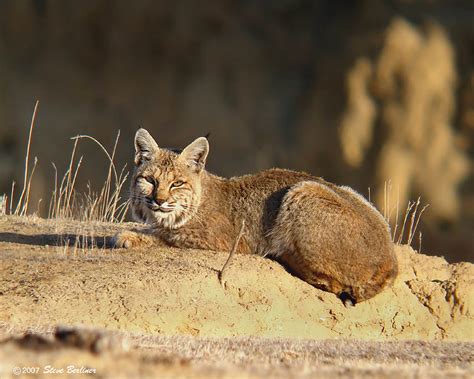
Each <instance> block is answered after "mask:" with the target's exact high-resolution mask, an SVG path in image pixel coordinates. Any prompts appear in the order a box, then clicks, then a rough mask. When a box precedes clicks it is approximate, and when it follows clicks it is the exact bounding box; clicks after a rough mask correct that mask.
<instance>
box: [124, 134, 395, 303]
mask: <svg viewBox="0 0 474 379" xmlns="http://www.w3.org/2000/svg"><path fill="white" fill-rule="evenodd" d="M208 152H209V143H208V141H207V139H206V138H204V137H200V138H198V139H196V140H195V141H194V142H192V143H191V144H189V145H188V146H187V147H186V148H185V149H184V150H182V151H181V152H176V150H169V149H165V148H160V147H158V144H157V143H156V141H155V140H154V139H153V137H152V136H151V135H150V134H149V133H148V132H147V131H146V130H145V129H139V130H138V131H137V133H136V136H135V170H134V174H133V177H132V182H131V198H130V200H131V209H132V212H133V216H134V218H135V219H136V220H137V221H140V222H145V223H147V224H149V228H148V230H147V231H146V232H145V233H135V232H128V231H127V232H122V233H119V234H118V235H116V237H115V245H116V246H117V247H133V246H150V247H152V246H153V245H160V244H161V245H169V246H175V247H180V248H197V249H208V250H215V251H222V250H225V251H229V249H230V248H231V246H232V243H233V241H234V239H235V237H236V235H237V234H238V232H239V228H240V225H241V222H242V220H245V225H246V228H245V233H244V236H243V237H242V239H241V240H240V243H239V246H238V250H237V252H238V253H245V254H248V253H254V254H260V255H268V256H270V257H273V258H274V259H276V260H278V261H279V262H281V263H282V264H283V265H284V266H285V267H286V268H287V269H288V270H289V271H290V272H292V273H293V274H294V275H296V276H298V277H299V278H301V279H303V280H305V281H306V282H308V283H310V284H312V285H313V286H315V287H318V288H321V289H323V290H326V291H330V292H333V293H335V294H336V295H338V296H339V297H340V298H341V299H343V300H347V299H350V300H351V301H352V302H354V303H355V302H360V301H363V300H366V299H369V298H371V297H373V296H374V295H376V294H377V293H379V292H380V291H381V290H382V289H383V288H384V287H385V286H386V285H389V284H391V283H392V282H393V280H394V279H395V277H396V275H397V262H396V258H395V254H394V251H393V243H392V241H391V238H390V231H389V226H388V224H387V222H386V221H385V219H384V218H383V217H382V215H381V214H380V213H379V212H378V211H377V210H376V209H375V208H374V207H373V206H372V204H370V203H369V202H368V201H367V200H366V199H365V198H364V197H362V196H361V195H360V194H358V193H357V192H355V191H354V190H352V189H351V188H349V187H340V186H336V185H334V184H332V183H329V182H326V181H325V180H323V179H321V178H318V177H314V176H312V175H309V174H306V173H302V172H295V171H289V170H282V169H271V170H266V171H262V172H259V173H257V174H254V175H246V176H241V177H234V178H230V179H226V178H221V177H218V176H216V175H213V174H211V173H209V172H207V171H206V170H205V169H204V167H205V163H206V158H207V155H208Z"/></svg>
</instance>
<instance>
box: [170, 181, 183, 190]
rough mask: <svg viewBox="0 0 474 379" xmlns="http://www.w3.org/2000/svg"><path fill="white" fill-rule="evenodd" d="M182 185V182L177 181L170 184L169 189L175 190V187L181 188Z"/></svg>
mask: <svg viewBox="0 0 474 379" xmlns="http://www.w3.org/2000/svg"><path fill="white" fill-rule="evenodd" d="M183 184H184V182H183V181H182V180H177V181H176V182H174V183H173V184H171V187H173V188H176V187H181V186H182V185H183Z"/></svg>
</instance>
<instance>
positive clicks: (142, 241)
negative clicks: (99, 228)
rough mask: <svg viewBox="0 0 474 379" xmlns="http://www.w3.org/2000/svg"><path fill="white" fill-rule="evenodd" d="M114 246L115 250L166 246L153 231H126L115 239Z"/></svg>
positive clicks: (113, 240) (118, 234)
mask: <svg viewBox="0 0 474 379" xmlns="http://www.w3.org/2000/svg"><path fill="white" fill-rule="evenodd" d="M112 244H113V246H114V247H115V248H125V249H130V248H132V247H151V246H166V244H165V243H164V242H163V240H161V239H160V238H159V237H158V236H156V235H154V234H153V231H152V230H142V231H138V230H136V231H134V230H124V231H122V232H119V233H117V234H116V235H115V236H114V237H113V239H112Z"/></svg>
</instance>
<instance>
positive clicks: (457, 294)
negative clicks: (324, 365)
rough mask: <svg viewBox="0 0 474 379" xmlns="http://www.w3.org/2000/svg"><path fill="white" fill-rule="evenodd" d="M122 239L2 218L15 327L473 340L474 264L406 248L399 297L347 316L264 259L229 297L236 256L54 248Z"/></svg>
mask: <svg viewBox="0 0 474 379" xmlns="http://www.w3.org/2000/svg"><path fill="white" fill-rule="evenodd" d="M130 226H131V225H129V224H124V225H122V226H120V227H122V228H123V227H130ZM117 228H119V227H118V226H114V225H110V224H97V225H78V224H77V223H69V224H68V223H64V222H60V221H44V220H41V219H29V220H27V221H25V219H24V218H23V219H18V218H12V217H2V218H0V241H2V242H0V250H1V251H2V255H1V263H2V264H1V266H0V267H1V268H0V291H1V296H0V319H1V320H3V321H4V322H5V324H4V325H10V326H12V327H14V328H19V329H27V328H33V329H34V328H40V329H41V328H48V327H51V326H52V325H55V324H57V323H60V324H68V325H69V324H81V325H87V326H93V327H102V328H107V329H112V330H122V331H128V332H138V333H148V334H156V333H158V334H165V335H177V334H186V335H193V336H228V337H231V336H250V335H251V336H260V337H298V338H316V339H320V338H334V337H343V338H358V339H376V340H393V339H423V340H472V339H473V338H474V297H473V294H474V265H472V264H470V263H458V264H448V263H447V262H446V261H445V260H444V259H443V258H440V257H429V256H426V255H422V254H418V253H416V252H415V251H413V250H412V249H411V248H410V247H408V246H397V248H396V252H397V256H398V260H399V270H400V274H399V277H398V278H397V280H396V281H395V284H394V286H393V287H391V288H387V289H386V290H385V291H383V292H382V293H381V294H379V295H377V296H375V297H374V298H372V299H370V300H368V301H366V302H362V303H360V304H357V305H356V306H355V307H351V308H345V307H344V306H343V304H342V303H341V301H340V300H339V299H337V298H336V296H335V295H333V294H330V293H327V292H324V291H320V290H318V289H316V288H313V287H312V286H310V285H308V284H307V283H305V282H303V281H301V280H299V279H298V278H296V277H294V276H292V275H290V274H289V273H288V272H287V271H286V270H285V269H284V268H283V267H282V266H281V265H279V264H278V263H276V262H274V261H271V260H269V259H266V258H262V257H258V256H240V255H237V256H234V258H233V260H232V263H231V264H230V266H229V267H228V268H227V271H226V273H225V285H224V288H223V287H222V286H221V285H220V284H219V281H218V278H217V273H218V270H219V269H220V268H221V267H222V265H223V263H224V262H225V260H226V258H227V253H225V252H222V253H215V252H210V251H201V250H179V249H157V250H152V251H141V250H130V251H128V250H109V249H107V248H97V247H96V248H94V249H86V248H84V249H83V248H81V247H80V246H69V247H68V246H54V244H55V241H65V240H67V239H66V238H63V237H61V235H62V234H63V233H69V235H70V236H79V237H80V236H89V238H90V237H91V236H93V238H95V239H97V241H104V238H103V236H110V235H111V234H112V233H113V232H114V231H115V230H117ZM81 238H82V237H81ZM81 238H79V239H77V240H80V239H81ZM83 239H84V238H82V240H83ZM69 240H71V237H70V238H69ZM60 244H61V243H60ZM89 245H90V244H89Z"/></svg>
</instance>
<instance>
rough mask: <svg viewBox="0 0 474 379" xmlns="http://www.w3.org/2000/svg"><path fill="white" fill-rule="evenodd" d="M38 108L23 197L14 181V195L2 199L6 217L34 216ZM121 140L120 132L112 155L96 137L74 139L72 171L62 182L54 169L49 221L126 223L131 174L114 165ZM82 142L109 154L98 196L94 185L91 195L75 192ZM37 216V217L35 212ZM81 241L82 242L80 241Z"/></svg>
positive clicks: (27, 161) (89, 191) (32, 120)
mask: <svg viewBox="0 0 474 379" xmlns="http://www.w3.org/2000/svg"><path fill="white" fill-rule="evenodd" d="M38 106H39V102H38V101H37V102H36V104H35V108H34V111H33V116H32V118H31V124H30V130H29V136H28V144H27V149H26V156H25V169H24V179H23V188H22V190H21V193H20V197H19V198H18V199H15V190H16V183H15V181H13V183H12V186H11V192H10V195H9V196H8V195H6V194H4V195H3V196H2V197H1V201H0V213H1V214H4V215H16V216H26V215H28V214H31V212H30V211H29V208H30V193H31V183H32V179H33V176H34V173H35V169H36V166H37V164H38V158H37V157H35V158H34V163H33V167H32V169H31V172H30V149H31V144H32V136H33V129H34V127H35V121H36V115H37V112H38ZM119 138H120V131H118V133H117V137H116V139H115V144H114V147H113V150H112V153H109V152H108V151H107V149H106V148H105V147H104V145H103V144H102V143H101V142H99V141H98V140H97V139H95V138H94V137H92V136H88V135H79V136H76V137H72V138H71V139H72V140H73V141H74V145H73V148H72V152H71V157H70V160H69V167H68V169H67V170H66V172H65V173H64V175H63V176H62V179H61V180H60V181H59V175H58V169H57V167H56V164H55V163H54V162H52V166H53V169H54V190H53V192H52V195H51V199H50V201H49V209H48V218H51V219H74V220H80V221H88V222H93V221H100V222H122V221H123V220H124V219H125V216H126V213H127V210H128V200H123V199H122V196H121V194H122V192H123V186H124V184H125V182H126V181H127V178H128V172H127V171H126V166H124V167H123V168H122V170H121V171H120V172H118V171H117V168H116V166H115V164H114V157H115V152H116V150H117V145H118V142H119ZM82 139H88V140H91V141H93V142H94V143H95V144H96V145H97V146H99V148H100V149H101V150H102V151H103V152H104V153H105V155H106V157H107V159H108V161H109V168H108V172H107V176H106V179H105V182H104V183H103V184H102V186H101V189H100V190H99V191H98V192H94V191H93V190H92V188H93V186H92V185H91V184H90V183H89V185H88V186H87V187H88V192H86V193H78V192H77V191H76V189H75V184H76V179H77V177H78V175H79V170H80V168H81V164H82V162H83V156H81V157H80V158H79V159H77V160H76V152H77V147H78V144H79V141H80V140H82ZM40 203H41V200H40ZM38 209H39V205H38ZM33 214H35V213H34V212H33ZM77 240H78V239H76V241H77Z"/></svg>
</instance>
